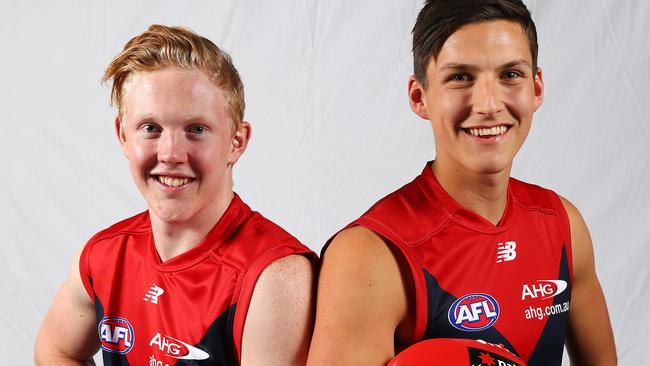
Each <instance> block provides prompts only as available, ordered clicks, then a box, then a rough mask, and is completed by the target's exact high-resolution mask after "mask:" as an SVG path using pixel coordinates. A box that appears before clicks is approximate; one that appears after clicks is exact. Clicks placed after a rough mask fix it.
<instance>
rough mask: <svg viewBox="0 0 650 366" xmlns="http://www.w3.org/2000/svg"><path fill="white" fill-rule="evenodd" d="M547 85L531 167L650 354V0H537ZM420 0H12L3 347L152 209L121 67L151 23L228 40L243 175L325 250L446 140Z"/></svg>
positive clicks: (7, 43) (612, 303) (3, 13)
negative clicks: (425, 57) (427, 117)
mask: <svg viewBox="0 0 650 366" xmlns="http://www.w3.org/2000/svg"><path fill="white" fill-rule="evenodd" d="M527 4H528V5H529V8H530V9H531V10H532V11H533V18H534V19H535V20H536V23H537V27H538V33H539V39H540V41H539V43H540V60H539V64H540V66H541V67H542V68H543V70H544V79H545V85H546V97H545V102H544V105H543V106H542V108H541V109H540V111H538V113H537V114H536V116H535V119H534V124H533V129H532V131H531V133H530V136H529V138H528V141H527V143H526V144H525V145H524V148H523V150H522V151H521V152H520V154H519V156H518V158H517V159H516V160H515V167H514V171H513V175H514V176H515V177H518V178H520V179H523V180H526V181H530V182H535V183H538V184H541V185H544V186H547V187H549V188H552V189H554V190H556V191H557V192H558V193H560V194H562V195H564V196H566V197H568V198H570V199H571V200H572V201H573V202H574V204H576V206H578V207H579V208H580V209H581V211H582V214H583V215H584V217H585V219H586V221H587V223H588V225H589V227H590V229H591V234H592V237H593V240H594V247H595V253H596V264H597V270H598V273H599V276H600V280H601V282H602V285H603V289H604V292H605V295H606V298H607V301H608V305H609V310H610V316H611V319H612V324H613V328H614V334H615V337H616V342H617V347H618V353H619V358H620V361H621V362H620V363H621V364H622V365H641V364H644V365H650V361H648V357H647V350H648V348H650V318H649V317H648V316H647V312H648V309H650V278H649V274H648V271H649V269H650V267H649V265H648V259H649V258H650V221H649V218H650V193H648V189H649V188H648V187H650V157H649V153H650V147H649V145H650V120H649V119H648V116H649V115H650V107H649V106H648V104H649V103H648V102H649V101H650V86H649V85H650V22H648V18H649V16H650V2H647V1H643V0H592V1H577V0H573V1H566V0H544V1H541V0H540V1H533V0H529V1H527ZM420 6H421V3H420V1H417V0H411V1H405V0H391V1H388V0H386V1H377V0H364V1H359V0H356V1H350V0H327V1H318V0H285V1H273V2H266V1H251V0H245V1H235V0H230V1H211V2H207V1H206V2H204V1H183V2H181V1H161V0H155V1H143V2H133V1H88V0H76V1H8V0H3V1H1V2H0V35H1V36H2V53H1V56H0V82H1V86H0V106H1V108H0V134H1V135H0V136H1V137H2V138H1V143H0V172H1V173H2V177H3V178H2V183H0V184H1V186H0V208H1V210H0V235H1V238H2V239H1V240H2V242H1V245H2V246H1V248H2V255H1V256H0V290H1V291H2V292H1V294H0V354H2V359H4V360H5V361H3V364H7V365H28V364H31V362H32V361H31V357H32V356H31V355H32V348H33V342H34V338H35V336H36V333H37V331H38V328H39V326H40V323H41V321H42V319H43V317H44V315H45V313H46V311H47V309H48V307H49V304H50V301H51V300H52V298H53V296H54V294H55V293H56V291H57V289H58V287H59V286H60V285H61V283H62V282H63V281H64V279H65V278H66V275H67V272H68V270H69V264H70V263H71V261H72V259H73V256H74V254H75V253H76V252H77V251H78V250H79V249H80V248H81V246H82V245H83V244H84V243H85V241H86V240H87V239H88V238H90V236H92V235H93V234H94V233H95V232H96V231H98V230H100V229H103V228H105V227H107V226H109V225H110V224H112V223H114V222H116V221H118V220H120V219H122V218H125V217H127V216H130V215H132V214H135V213H137V212H140V211H142V210H144V209H145V204H144V201H143V199H142V198H141V197H140V195H139V193H138V192H137V190H136V188H135V186H134V185H133V183H132V181H131V177H130V174H129V170H128V165H127V161H126V159H125V158H124V156H123V154H122V153H121V151H120V149H119V146H118V144H117V140H116V138H115V134H114V131H113V123H112V121H113V117H114V114H115V111H114V110H112V109H111V108H110V106H109V105H108V99H109V87H108V86H101V85H100V82H99V80H100V78H101V76H102V73H103V70H104V68H105V67H106V66H107V65H108V63H109V62H110V60H111V59H112V57H113V56H114V55H116V54H117V53H118V52H119V50H120V49H121V48H122V46H123V45H124V43H126V41H127V40H129V39H130V38H131V37H133V36H134V35H136V34H138V33H140V32H142V31H144V30H145V29H146V28H147V26H148V25H149V24H151V23H163V24H168V25H184V26H187V27H189V28H191V29H193V30H194V31H196V32H198V33H199V34H201V35H204V36H206V37H208V38H210V39H212V40H213V41H214V42H215V43H217V44H218V45H219V46H221V47H223V48H224V49H225V50H227V51H228V52H229V53H230V54H231V55H232V57H233V59H234V62H235V65H236V66H237V67H238V69H239V71H240V73H241V75H242V78H243V81H244V84H245V88H246V103H247V110H246V119H247V120H248V121H250V122H251V123H252V125H253V137H252V141H251V145H250V147H249V149H248V151H247V152H246V154H245V155H244V157H243V159H242V160H240V163H238V165H237V167H236V170H235V189H236V191H237V192H239V193H240V195H241V196H242V197H243V198H244V200H246V201H247V202H248V203H249V204H250V205H251V206H252V207H253V208H255V209H257V210H259V211H260V212H262V213H263V214H264V215H265V216H267V217H268V218H270V219H272V220H273V221H275V222H276V223H278V224H279V225H281V226H283V227H284V228H285V229H287V230H288V231H290V232H291V233H293V234H294V235H295V236H297V237H298V238H299V239H300V240H301V241H303V242H304V243H306V244H307V245H309V246H310V247H311V248H312V249H313V250H315V251H319V250H320V248H321V246H322V244H323V242H324V241H325V240H326V239H327V238H328V237H329V236H330V235H331V234H333V233H334V232H335V231H337V230H338V229H340V228H341V227H342V226H344V225H345V224H346V223H347V222H349V221H350V220H352V219H354V218H355V217H357V216H358V215H360V214H361V213H362V212H363V211H365V209H367V208H368V207H369V206H370V205H371V204H372V203H374V202H375V201H376V200H377V199H379V198H380V197H382V196H383V195H385V194H386V193H388V192H390V191H392V190H394V189H396V188H398V187H399V186H401V185H402V184H404V183H406V182H408V181H410V180H411V179H412V178H413V177H415V176H416V175H417V174H419V172H420V170H421V169H422V167H423V165H424V163H425V161H427V160H430V159H432V158H433V157H434V144H433V138H432V133H431V129H430V126H429V124H428V123H427V122H426V121H424V120H421V119H419V118H418V117H416V116H415V115H414V114H413V113H412V112H411V111H410V109H409V107H408V103H407V98H406V81H407V78H408V77H409V75H410V73H411V70H412V58H411V53H410V45H411V39H410V29H411V27H412V26H413V23H414V20H415V16H416V15H417V12H418V10H419V9H420Z"/></svg>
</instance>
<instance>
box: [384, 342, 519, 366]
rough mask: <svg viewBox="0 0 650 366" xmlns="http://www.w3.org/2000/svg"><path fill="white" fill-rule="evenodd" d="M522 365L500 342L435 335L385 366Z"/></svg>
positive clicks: (411, 347)
mask: <svg viewBox="0 0 650 366" xmlns="http://www.w3.org/2000/svg"><path fill="white" fill-rule="evenodd" d="M416 365H418V366H422V365H445V366H447V365H449V366H457V365H462V366H465V365H467V366H526V363H525V362H524V361H522V360H521V359H520V358H519V357H517V356H516V355H515V354H513V353H511V352H510V351H508V350H507V349H506V348H505V347H503V346H501V345H496V344H491V343H488V342H485V341H482V340H480V339H479V340H473V339H456V338H436V339H428V340H426V341H422V342H418V343H416V344H414V345H412V346H410V347H409V348H407V349H405V350H404V351H402V352H400V353H399V354H398V355H397V356H395V358H393V359H392V360H390V362H388V365H387V366H416Z"/></svg>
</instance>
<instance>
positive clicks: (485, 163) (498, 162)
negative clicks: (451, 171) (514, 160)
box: [469, 157, 511, 174]
mask: <svg viewBox="0 0 650 366" xmlns="http://www.w3.org/2000/svg"><path fill="white" fill-rule="evenodd" d="M510 165H511V163H510V161H509V160H507V159H502V158H497V157H479V158H478V159H476V160H475V161H473V162H471V164H470V165H469V166H470V170H472V171H474V172H476V173H479V174H499V173H502V172H503V171H505V170H508V169H509V168H510Z"/></svg>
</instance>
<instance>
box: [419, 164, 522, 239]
mask: <svg viewBox="0 0 650 366" xmlns="http://www.w3.org/2000/svg"><path fill="white" fill-rule="evenodd" d="M432 163H433V161H429V162H427V163H426V165H425V166H424V169H423V170H422V174H421V175H420V177H421V178H422V181H421V182H422V183H423V185H424V186H426V188H427V189H425V192H427V193H428V194H429V195H430V196H429V198H430V199H432V200H433V201H435V203H438V204H440V205H442V207H443V208H444V209H445V211H447V212H448V213H449V214H450V215H451V216H452V220H454V221H455V222H456V223H458V224H460V225H463V226H465V227H467V228H468V229H471V230H474V231H478V232H482V233H488V234H491V233H499V232H502V231H505V230H507V229H508V228H509V227H510V226H511V225H512V209H513V200H514V197H513V195H512V190H511V189H510V181H508V192H507V199H506V207H505V210H504V211H503V216H502V217H501V220H500V221H499V223H498V224H497V225H494V224H493V223H491V222H490V221H488V220H487V219H486V218H484V217H483V216H481V215H479V214H477V213H476V212H474V211H472V210H469V209H467V208H465V207H463V206H462V205H461V204H460V203H458V202H457V201H456V200H455V199H454V198H453V197H451V196H450V195H449V194H448V193H447V191H445V190H444V188H442V186H441V185H440V182H439V181H438V178H436V176H435V174H433V171H432V170H431V164H432Z"/></svg>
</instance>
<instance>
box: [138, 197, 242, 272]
mask: <svg viewBox="0 0 650 366" xmlns="http://www.w3.org/2000/svg"><path fill="white" fill-rule="evenodd" d="M248 211H250V208H249V207H248V205H246V204H245V203H244V202H243V201H242V200H241V198H239V195H238V194H237V193H234V195H233V198H232V200H231V201H230V204H229V205H228V208H226V211H225V212H224V213H223V215H221V218H220V219H219V221H217V223H216V224H215V225H214V227H213V228H212V229H211V230H210V232H208V234H207V235H206V236H205V238H203V240H202V241H201V242H200V243H199V244H198V245H197V246H195V247H194V248H192V249H190V250H188V251H186V252H184V253H182V254H179V255H177V256H175V257H173V258H170V259H168V260H166V261H165V262H161V260H160V256H159V255H158V251H157V250H156V246H155V244H154V240H153V233H152V232H149V248H150V252H151V258H152V261H153V265H154V267H155V268H156V269H158V270H159V271H163V272H174V271H180V270H183V269H185V268H189V267H191V266H193V265H195V264H196V263H198V262H201V261H202V260H204V259H205V258H206V257H207V256H209V255H210V253H211V252H212V250H213V249H214V248H216V247H218V246H219V245H220V244H221V243H223V242H224V241H225V240H227V239H228V237H229V236H230V234H231V233H232V232H233V231H234V230H235V229H236V228H237V227H238V226H239V225H240V224H241V223H242V222H243V221H244V220H245V218H246V217H247V215H246V212H248Z"/></svg>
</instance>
